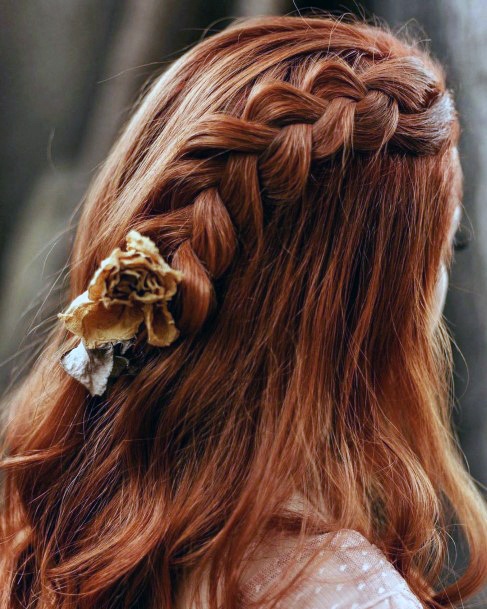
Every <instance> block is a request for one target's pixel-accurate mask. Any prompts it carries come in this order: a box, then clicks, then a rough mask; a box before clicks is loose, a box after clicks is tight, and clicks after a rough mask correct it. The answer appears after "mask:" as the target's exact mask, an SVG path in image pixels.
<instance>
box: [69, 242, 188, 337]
mask: <svg viewBox="0 0 487 609" xmlns="http://www.w3.org/2000/svg"><path fill="white" fill-rule="evenodd" d="M181 279H182V273H181V272H180V271H177V270H175V269H173V268H171V267H170V266H169V264H167V262H166V261H165V260H164V258H163V257H162V256H161V254H160V253H159V250H158V249H157V246H156V245H155V244H154V243H153V241H151V239H149V238H148V237H144V236H142V235H140V234H139V233H138V232H137V231H135V230H133V231H130V232H129V234H128V235H127V248H126V251H123V250H121V249H120V248H116V249H115V250H113V252H112V253H111V254H110V256H108V258H105V259H104V260H103V261H102V263H101V264H100V267H99V268H98V270H97V271H96V272H95V274H94V276H93V278H92V280H91V282H90V284H89V286H88V289H87V290H86V291H85V292H83V294H81V295H80V296H78V297H77V298H75V300H73V302H72V303H71V304H70V305H69V307H68V308H67V310H66V311H65V312H64V313H60V314H59V317H60V319H62V321H63V322H64V324H65V325H66V327H67V329H68V330H69V331H70V332H72V333H73V334H75V335H77V336H79V337H80V338H81V339H82V341H83V343H84V346H85V347H86V348H87V349H97V348H100V347H102V346H103V345H107V344H113V343H115V342H120V341H127V340H130V339H131V338H133V337H134V336H135V335H136V334H137V332H138V330H139V327H140V325H141V323H142V322H144V323H145V326H146V328H147V342H148V343H149V344H150V345H154V346H157V347H165V346H167V345H170V344H171V343H172V342H173V341H174V340H176V338H177V337H178V335H179V331H178V329H177V328H176V325H175V323H174V319H173V317H172V315H171V313H170V311H169V310H168V306H167V303H168V302H169V301H170V300H171V298H172V297H173V296H174V294H175V293H176V290H177V284H178V283H179V282H180V281H181Z"/></svg>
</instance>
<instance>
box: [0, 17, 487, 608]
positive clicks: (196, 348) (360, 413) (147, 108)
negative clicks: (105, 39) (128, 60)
mask: <svg viewBox="0 0 487 609" xmlns="http://www.w3.org/2000/svg"><path fill="white" fill-rule="evenodd" d="M458 133H459V128H458V120H457V116H456V112H455V109H454V106H453V103H452V99H451V95H450V93H449V91H448V90H447V89H446V86H445V80H444V76H443V73H442V70H441V68H440V67H439V66H438V65H437V63H436V62H435V61H433V60H432V59H431V58H430V57H429V56H428V55H427V53H426V52H425V51H424V50H423V49H421V48H419V47H418V46H417V45H415V44H413V43H411V42H405V41H401V40H399V39H398V38H397V37H395V36H393V35H392V34H391V33H389V32H388V31H385V30H384V29H381V28H377V27H373V26H369V25H366V24H362V23H353V22H350V23H345V22H342V21H336V20H333V19H330V18H326V17H314V18H298V17H269V18H258V19H250V20H244V21H237V22H235V23H233V24H232V25H231V26H230V27H228V28H227V29H225V30H224V31H223V32H220V33H218V34H217V35H214V36H211V37H209V38H207V39H206V40H203V41H202V42H200V43H199V44H197V45H196V46H195V47H194V48H192V49H191V50H190V51H188V52H187V53H186V54H184V56H182V57H181V58H180V59H179V60H178V61H176V62H175V63H174V64H173V65H172V67H170V69H168V70H167V71H166V72H165V73H164V74H162V75H160V76H158V77H157V78H156V79H155V80H154V82H153V83H152V84H151V86H150V87H149V89H148V91H147V92H146V94H145V95H144V96H143V97H142V99H141V101H140V102H138V103H137V106H136V110H135V111H134V114H133V117H132V118H131V120H130V121H129V122H128V124H127V126H126V128H125V129H124V130H123V132H122V134H121V136H120V137H119V139H118V141H117V143H116V145H115V146H114V147H113V150H112V151H111V153H110V155H109V156H108V158H107V160H106V162H105V163H104V165H103V166H102V167H101V168H100V170H99V172H98V174H97V176H96V178H95V179H94V182H93V184H92V185H91V187H90V189H89V191H88V193H87V196H86V199H85V201H84V203H85V204H84V210H83V213H82V217H81V219H80V222H79V226H78V230H77V236H76V241H75V246H74V250H73V254H72V260H71V294H70V298H74V297H75V296H77V295H78V294H80V293H81V292H82V291H84V290H85V289H86V286H87V284H88V282H89V280H90V278H91V276H92V274H93V272H94V271H95V269H96V268H97V266H98V264H99V263H100V261H101V260H102V259H103V258H104V257H105V256H107V255H108V254H109V253H110V251H111V250H112V249H113V248H114V247H116V246H119V245H122V244H123V243H124V239H125V236H126V234H127V232H128V231H129V230H130V229H136V230H138V231H139V232H140V233H142V234H145V235H148V236H149V237H151V238H152V239H153V240H154V241H155V242H156V243H157V245H158V246H159V248H160V250H161V252H162V253H163V255H164V256H165V257H166V258H167V259H168V260H169V261H170V263H171V264H172V266H174V267H175V268H178V269H180V270H182V271H183V272H184V280H183V283H182V284H181V289H180V291H179V293H178V295H177V298H176V299H175V301H174V302H172V303H171V309H172V313H173V315H174V317H175V319H176V324H177V326H178V328H180V330H181V335H180V337H179V339H178V340H177V341H176V342H175V343H174V344H172V345H171V346H169V347H167V348H150V347H148V345H147V344H146V343H145V341H144V340H143V336H142V338H139V340H138V342H137V345H136V347H135V350H136V356H137V358H138V359H139V361H140V362H142V364H143V365H142V366H141V369H140V371H139V372H138V374H137V375H136V376H135V377H132V376H121V377H119V378H118V379H117V380H116V381H115V382H114V383H113V385H112V386H111V387H110V389H109V390H108V392H107V393H106V394H105V395H104V396H103V397H101V398H100V397H90V396H89V395H88V394H87V392H86V391H85V390H84V388H83V387H82V386H81V385H80V384H78V383H77V382H76V381H74V380H73V379H72V378H71V377H70V376H68V375H67V374H66V373H65V372H64V371H63V370H62V369H61V367H60V366H59V363H58V360H59V356H60V354H61V353H63V352H64V351H66V349H67V348H68V347H69V346H72V345H73V344H74V343H73V340H72V337H69V336H66V333H65V331H64V330H63V329H62V328H61V327H57V328H56V329H55V330H54V332H53V334H52V337H51V339H50V341H49V344H48V345H47V346H46V349H45V351H44V353H43V355H42V357H41V358H39V360H38V361H37V363H36V365H35V367H34V369H33V370H32V371H31V372H30V374H29V376H28V377H27V379H26V380H25V382H24V383H23V384H22V386H21V387H20V388H19V389H18V390H17V391H16V393H15V394H14V395H13V396H12V399H11V410H10V412H11V414H10V420H9V422H8V425H7V430H6V433H5V445H4V451H5V454H4V458H3V461H2V464H1V466H2V470H3V505H2V508H1V535H2V545H1V558H2V564H3V567H2V573H1V575H0V577H1V578H2V579H3V581H2V587H1V593H0V594H1V603H0V607H1V609H17V608H21V607H22V608H24V607H29V608H32V609H34V608H35V609H47V608H49V609H93V608H94V607H96V608H97V609H99V608H115V607H116V608H121V607H123V608H129V607H130V608H135V607H137V608H144V609H161V608H162V607H164V608H165V609H171V608H172V607H175V606H176V598H177V594H178V590H180V589H181V586H182V585H183V584H184V582H185V579H186V577H187V576H188V574H192V575H193V577H194V578H195V581H199V580H201V581H203V574H207V576H208V581H209V588H208V598H207V599H206V601H207V603H208V606H210V607H211V608H212V609H216V607H225V608H232V607H237V606H238V603H239V598H240V596H239V594H240V590H241V584H242V581H243V578H244V574H245V572H246V569H247V567H249V565H251V560H252V556H253V555H254V551H255V548H256V547H257V548H258V547H260V546H261V544H264V543H265V540H269V539H271V538H273V536H276V535H280V534H286V535H287V534H290V535H292V536H296V538H297V539H298V544H299V543H301V540H305V539H306V538H307V536H309V535H310V534H315V533H323V532H328V531H331V532H332V531H335V530H338V529H341V528H352V529H355V530H357V531H359V532H361V533H362V534H363V535H365V536H366V537H367V538H368V539H369V540H370V541H372V542H373V543H375V544H376V545H377V546H378V547H379V548H381V549H382V550H383V551H384V552H385V554H386V556H387V557H388V559H389V560H390V561H391V562H392V563H393V565H394V566H395V567H396V569H398V571H399V572H400V573H401V574H402V576H403V577H404V578H405V579H406V581H407V582H408V584H409V585H410V587H411V588H412V589H413V591H414V592H415V594H416V595H417V596H418V597H419V598H420V599H421V601H422V603H423V604H424V606H425V607H435V608H438V607H449V606H450V603H455V602H457V601H459V600H460V599H465V598H466V597H467V596H469V595H470V594H472V593H473V592H474V591H475V590H477V589H478V588H479V587H480V586H481V585H482V583H484V582H485V580H486V575H487V574H486V571H487V553H486V552H487V524H486V523H487V518H486V509H485V505H484V503H483V499H482V497H481V495H480V493H479V491H478V490H477V489H476V485H475V483H474V481H473V480H472V479H471V478H470V476H469V474H468V473H467V470H466V467H465V464H464V462H463V458H462V455H461V451H460V450H459V448H458V443H457V439H456V436H455V433H454V431H453V430H452V426H451V422H450V414H451V413H450V409H451V405H452V401H453V392H452V370H451V369H452V356H451V346H450V343H451V339H450V336H449V333H448V330H447V328H446V325H445V323H444V320H443V318H440V319H439V320H437V319H436V318H437V311H436V309H435V286H436V280H437V276H438V269H439V267H440V264H441V261H442V260H446V261H447V264H448V265H449V264H450V263H451V260H452V257H453V254H452V251H451V246H450V243H449V239H448V232H449V227H450V220H451V217H452V210H453V208H454V205H455V204H456V203H458V201H460V200H461V170H460V166H459V162H458V156H457V154H456V145H457V139H458ZM296 497H299V509H294V508H293V509H291V508H290V507H289V506H290V505H291V504H290V501H294V500H295V498H296ZM293 505H295V504H293ZM455 523H459V524H460V528H461V533H462V537H463V539H464V540H465V543H466V544H467V548H468V552H467V553H468V564H467V566H466V568H465V569H464V570H463V572H462V573H460V572H458V573H456V575H455V577H454V580H450V582H449V583H445V579H444V571H443V569H444V567H445V562H446V559H447V555H448V550H447V548H448V540H449V537H450V535H451V528H452V527H453V526H454V525H455ZM262 547H264V546H262ZM301 575H302V572H301ZM301 575H299V574H298V576H297V577H293V578H291V577H288V578H287V579H286V578H284V579H283V581H284V582H285V585H283V586H282V589H280V590H279V591H278V593H276V594H274V599H272V598H269V600H273V601H276V602H277V600H279V598H283V595H285V594H286V592H287V591H289V590H290V589H291V587H292V586H294V585H296V583H297V582H298V581H299V578H300V577H301ZM450 579H451V574H450Z"/></svg>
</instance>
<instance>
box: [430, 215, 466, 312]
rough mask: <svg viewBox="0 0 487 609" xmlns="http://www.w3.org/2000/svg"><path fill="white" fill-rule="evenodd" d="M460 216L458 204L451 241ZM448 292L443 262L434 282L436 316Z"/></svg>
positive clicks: (452, 223) (453, 216) (451, 230)
mask: <svg viewBox="0 0 487 609" xmlns="http://www.w3.org/2000/svg"><path fill="white" fill-rule="evenodd" d="M461 218H462V208H461V206H460V204H458V205H457V206H456V207H455V209H454V211H453V214H452V219H451V226H450V241H451V242H452V243H453V239H454V236H455V233H456V232H457V230H458V227H459V225H460V221H461ZM447 292H448V271H447V268H446V265H445V263H444V262H442V263H441V265H440V270H439V276H438V281H437V284H436V303H437V315H438V318H439V317H440V316H441V314H442V312H443V308H444V306H445V300H446V294H447Z"/></svg>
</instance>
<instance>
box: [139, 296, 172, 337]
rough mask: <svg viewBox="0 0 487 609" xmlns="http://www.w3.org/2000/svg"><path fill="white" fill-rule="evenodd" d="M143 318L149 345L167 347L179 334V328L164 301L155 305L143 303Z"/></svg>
mask: <svg viewBox="0 0 487 609" xmlns="http://www.w3.org/2000/svg"><path fill="white" fill-rule="evenodd" d="M144 319H145V325H146V327H147V342H148V343H149V345H153V346H154V347H167V346H168V345H170V344H171V343H172V342H173V341H175V340H176V338H177V337H178V336H179V330H178V329H177V328H176V325H175V323H174V319H173V317H172V315H171V313H170V312H169V310H168V308H167V304H166V303H165V302H162V303H161V304H158V305H156V306H150V305H145V306H144Z"/></svg>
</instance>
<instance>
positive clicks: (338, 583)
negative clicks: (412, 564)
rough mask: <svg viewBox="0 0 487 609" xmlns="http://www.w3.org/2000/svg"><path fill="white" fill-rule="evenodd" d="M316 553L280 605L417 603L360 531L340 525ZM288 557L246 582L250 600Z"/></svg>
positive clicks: (382, 607) (322, 607)
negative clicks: (312, 565) (309, 568)
mask: <svg viewBox="0 0 487 609" xmlns="http://www.w3.org/2000/svg"><path fill="white" fill-rule="evenodd" d="M320 541H321V543H322V542H323V540H320V539H319V538H317V539H315V540H314V542H313V543H314V544H319V543H320ZM314 547H315V548H316V545H315V546H314ZM321 556H322V559H321V558H320V563H319V564H318V565H317V567H316V569H315V570H313V572H311V573H309V575H308V576H307V577H306V578H305V579H304V580H303V581H302V582H301V583H300V585H299V586H298V587H297V588H295V589H294V590H293V591H292V592H290V593H289V595H288V597H287V598H286V599H285V600H283V601H281V603H280V605H279V608H280V609H422V604H421V603H420V601H419V599H418V598H417V597H416V596H415V595H414V594H413V592H412V591H411V589H410V588H409V586H408V585H407V583H406V581H405V580H404V578H403V577H402V576H401V575H400V574H399V572H398V571H397V570H396V569H395V568H394V566H393V565H392V564H391V563H390V562H389V561H388V560H387V559H386V557H385V556H384V554H383V553H382V552H381V551H380V550H379V548H377V547H376V546H375V545H373V544H371V543H370V542H369V541H368V540H367V539H366V538H365V537H363V536H362V535H361V534H360V533H357V532H356V531H352V530H342V531H340V532H339V535H336V537H335V538H334V540H333V543H332V544H331V545H328V546H327V548H326V550H324V551H323V552H320V557H321ZM289 561H292V562H295V561H296V556H294V557H293V554H292V553H288V554H287V555H286V556H283V557H281V558H280V559H279V560H277V561H275V562H274V563H272V564H271V565H269V566H268V567H267V568H266V569H263V570H261V572H260V574H259V575H258V576H257V577H254V578H253V579H252V580H251V581H250V582H249V584H248V586H247V589H246V594H247V598H248V599H249V601H252V602H255V601H256V600H257V599H258V598H259V595H260V593H261V592H263V591H264V590H269V588H274V587H276V586H278V585H279V581H280V577H279V575H280V573H281V571H282V568H283V567H284V566H285V565H286V564H288V563H289ZM244 606H245V604H244Z"/></svg>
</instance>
